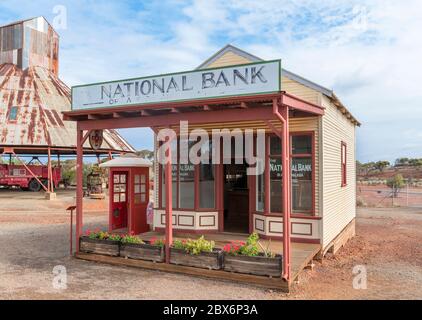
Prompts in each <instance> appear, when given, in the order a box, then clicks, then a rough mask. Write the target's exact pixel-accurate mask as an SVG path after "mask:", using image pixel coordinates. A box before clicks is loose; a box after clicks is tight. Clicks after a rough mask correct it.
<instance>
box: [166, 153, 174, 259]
mask: <svg viewBox="0 0 422 320" xmlns="http://www.w3.org/2000/svg"><path fill="white" fill-rule="evenodd" d="M166 157H167V159H166V164H165V179H166V263H170V247H171V245H172V244H173V195H172V172H171V171H172V170H171V169H172V168H171V167H172V164H171V146H169V148H168V150H167V152H166Z"/></svg>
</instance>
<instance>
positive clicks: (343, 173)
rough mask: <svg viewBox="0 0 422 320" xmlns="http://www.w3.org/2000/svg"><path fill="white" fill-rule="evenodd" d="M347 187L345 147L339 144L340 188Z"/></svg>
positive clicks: (343, 143)
mask: <svg viewBox="0 0 422 320" xmlns="http://www.w3.org/2000/svg"><path fill="white" fill-rule="evenodd" d="M346 185H347V145H346V143H345V142H343V141H342V142H341V186H342V187H345V186H346Z"/></svg>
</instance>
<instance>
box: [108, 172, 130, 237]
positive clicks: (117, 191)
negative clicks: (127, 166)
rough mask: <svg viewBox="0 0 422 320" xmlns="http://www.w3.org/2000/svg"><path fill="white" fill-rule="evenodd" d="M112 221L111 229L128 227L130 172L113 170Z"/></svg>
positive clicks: (111, 188)
mask: <svg viewBox="0 0 422 320" xmlns="http://www.w3.org/2000/svg"><path fill="white" fill-rule="evenodd" d="M110 174H111V179H110V180H111V181H110V182H111V184H110V222H111V230H116V229H122V228H126V227H127V218H128V217H127V213H128V172H124V171H111V173H110Z"/></svg>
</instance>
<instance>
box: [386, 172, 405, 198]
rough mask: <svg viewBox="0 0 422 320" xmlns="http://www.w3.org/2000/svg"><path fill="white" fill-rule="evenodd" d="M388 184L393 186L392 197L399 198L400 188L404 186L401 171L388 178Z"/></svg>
mask: <svg viewBox="0 0 422 320" xmlns="http://www.w3.org/2000/svg"><path fill="white" fill-rule="evenodd" d="M387 186H388V187H390V188H391V191H392V197H393V198H397V195H398V193H399V191H400V189H401V188H403V187H404V179H403V176H402V175H401V174H400V173H399V174H396V175H395V176H394V177H392V178H390V179H388V180H387Z"/></svg>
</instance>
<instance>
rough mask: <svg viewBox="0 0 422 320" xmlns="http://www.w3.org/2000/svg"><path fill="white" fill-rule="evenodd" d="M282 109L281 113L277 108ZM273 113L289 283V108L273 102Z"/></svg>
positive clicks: (284, 247) (285, 263) (284, 276)
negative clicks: (278, 143) (277, 131)
mask: <svg viewBox="0 0 422 320" xmlns="http://www.w3.org/2000/svg"><path fill="white" fill-rule="evenodd" d="M280 106H281V107H282V111H281V113H280V112H279V107H280ZM273 113H274V115H275V116H276V117H277V118H278V119H279V120H280V122H281V123H282V133H281V150H282V151H281V166H282V179H281V188H282V209H283V278H284V279H285V280H287V281H290V273H291V272H290V271H291V270H290V268H291V264H290V257H291V247H290V213H291V183H290V181H291V178H290V176H291V170H290V134H289V107H288V106H286V105H283V95H281V101H280V104H279V102H278V101H277V100H276V99H274V100H273Z"/></svg>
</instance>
